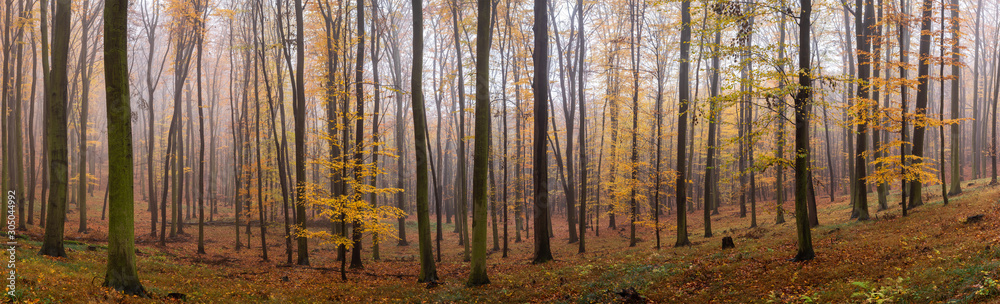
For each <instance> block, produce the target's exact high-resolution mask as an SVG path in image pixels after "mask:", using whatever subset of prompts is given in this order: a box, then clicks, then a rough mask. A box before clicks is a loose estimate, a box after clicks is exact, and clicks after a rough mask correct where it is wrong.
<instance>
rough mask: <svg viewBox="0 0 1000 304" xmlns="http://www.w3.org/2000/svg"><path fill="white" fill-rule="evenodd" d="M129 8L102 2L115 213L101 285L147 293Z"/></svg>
mask: <svg viewBox="0 0 1000 304" xmlns="http://www.w3.org/2000/svg"><path fill="white" fill-rule="evenodd" d="M128 6H129V5H128V1H127V0H111V1H108V2H106V4H105V6H104V83H105V86H106V87H107V97H106V98H107V118H108V147H109V148H110V149H109V150H108V166H109V170H108V190H109V193H108V199H109V200H110V205H111V206H110V207H111V214H110V219H109V221H108V267H107V271H106V272H105V274H104V284H103V285H104V286H105V287H110V288H113V289H115V290H118V291H122V292H125V293H126V294H130V295H145V294H146V291H145V289H143V287H142V283H140V282H139V274H138V271H137V270H136V265H135V225H134V224H135V220H134V210H133V209H134V207H135V201H134V192H133V188H132V180H133V173H134V172H133V166H132V164H133V159H132V117H131V116H132V109H131V107H130V104H129V96H130V95H129V71H128ZM112 185H113V186H112ZM112 188H113V189H112Z"/></svg>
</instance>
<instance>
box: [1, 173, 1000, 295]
mask: <svg viewBox="0 0 1000 304" xmlns="http://www.w3.org/2000/svg"><path fill="white" fill-rule="evenodd" d="M988 182H989V179H983V180H976V181H972V182H964V184H963V186H964V187H963V188H964V192H963V193H962V194H960V195H957V196H954V197H952V198H951V203H950V204H949V205H947V206H944V205H942V203H941V200H940V195H939V193H940V188H939V187H929V188H925V190H924V194H925V199H926V200H925V202H929V203H927V204H925V205H924V206H921V207H918V208H916V209H913V210H912V211H910V216H908V217H902V216H900V215H901V214H900V209H899V207H898V199H899V196H898V193H892V195H890V208H889V209H888V210H886V211H878V212H875V213H873V219H872V220H870V221H866V222H858V221H853V220H850V219H849V213H850V209H849V208H848V206H847V203H846V202H845V201H844V200H845V199H847V198H846V197H838V198H837V201H836V202H830V201H829V197H826V196H821V197H818V200H819V201H820V206H819V220H820V224H821V226H819V227H817V228H814V229H813V230H812V236H813V244H814V246H815V251H816V258H815V259H813V260H811V261H807V262H790V261H789V259H790V258H792V257H793V256H794V254H795V252H796V236H795V226H794V215H793V212H792V210H793V209H794V207H793V204H792V202H786V203H785V209H786V210H788V211H787V214H786V219H787V220H788V221H787V222H786V223H784V224H778V225H776V224H774V222H775V213H774V212H773V211H774V209H775V208H774V203H773V202H762V203H758V206H757V211H758V216H757V220H758V223H759V225H760V227H758V228H754V229H750V228H748V227H749V225H750V217H749V215H748V216H747V217H746V218H740V217H739V210H738V207H736V206H724V207H722V208H721V210H720V211H721V214H720V215H715V216H713V220H712V226H713V228H714V232H715V235H714V236H713V237H710V238H705V237H703V234H704V230H703V229H704V228H703V226H702V224H701V223H702V212H701V211H695V212H694V213H690V214H689V219H688V221H689V227H688V231H689V233H690V239H691V241H692V243H693V244H692V245H691V246H685V247H679V248H674V247H673V246H672V245H673V243H674V236H675V230H674V229H675V226H674V222H675V215H670V216H664V217H661V224H662V225H663V226H664V228H663V229H662V234H661V237H662V244H663V248H661V249H655V248H654V246H655V245H656V239H655V237H654V233H653V232H654V230H653V229H652V228H650V227H648V225H651V224H652V223H643V225H642V226H640V227H639V228H638V229H637V230H638V231H637V235H639V236H640V238H641V240H640V242H639V243H638V245H637V246H636V247H631V248H630V247H628V230H627V225H621V224H620V225H619V229H617V230H611V229H608V228H606V227H607V218H606V217H602V218H601V223H600V225H601V226H600V231H599V232H600V236H595V233H594V231H589V233H588V234H587V240H586V242H587V250H588V251H587V253H585V254H577V244H568V241H567V237H566V236H567V233H566V221H565V218H555V219H554V230H555V235H556V237H554V238H553V239H552V246H553V247H552V252H553V255H554V257H555V259H556V260H555V261H553V262H549V263H545V264H541V265H533V264H531V258H532V254H533V250H532V248H533V247H532V243H531V239H530V238H526V239H525V241H524V242H519V243H515V242H514V231H513V220H511V223H512V224H511V228H510V255H509V257H507V258H502V257H501V253H500V252H497V251H490V252H489V256H488V257H487V265H488V268H487V271H488V274H489V278H490V281H491V283H490V284H488V285H485V286H481V287H472V288H468V287H465V284H464V283H465V281H466V279H467V276H468V273H469V265H468V263H467V262H463V261H462V247H461V246H458V245H457V242H458V237H457V234H454V233H451V231H452V230H453V227H454V226H452V225H445V233H444V237H445V239H444V240H443V241H442V245H443V246H442V249H443V250H442V260H443V261H442V262H439V263H438V264H437V270H438V275H439V276H440V278H441V284H440V285H437V286H433V287H428V286H426V285H424V284H418V283H416V281H417V274H418V272H419V269H420V267H419V263H418V261H417V259H416V256H417V247H418V246H417V244H416V241H417V238H416V234H415V233H416V218H415V217H413V216H411V217H410V218H409V219H408V222H407V233H408V240H409V241H410V242H411V244H410V245H409V246H397V245H396V240H394V239H391V240H388V241H384V243H383V244H381V257H382V258H381V261H373V260H372V255H371V253H372V252H371V248H370V243H371V238H370V236H366V237H365V243H364V245H363V247H364V255H363V256H364V262H365V267H364V269H362V270H349V271H348V280H347V281H346V282H344V281H341V280H340V275H339V267H340V263H339V262H337V261H335V258H336V255H335V250H333V246H332V245H330V244H323V243H322V242H320V241H319V240H310V261H311V264H312V266H311V267H309V266H289V265H287V264H285V258H286V257H285V251H284V246H285V245H284V239H283V233H284V229H283V228H281V227H280V226H279V225H274V226H271V227H269V229H268V230H269V231H268V235H267V236H268V254H269V257H270V261H263V260H262V258H261V256H262V254H261V248H260V246H259V244H260V235H259V232H260V230H259V229H260V228H259V227H253V230H252V231H251V233H252V237H253V238H252V242H251V245H253V247H251V248H249V249H247V248H244V249H243V250H240V251H236V250H234V246H233V245H234V244H235V238H234V237H233V234H234V233H233V232H234V231H235V228H234V227H233V226H232V225H231V224H229V225H228V226H226V225H206V228H205V229H206V250H207V251H208V254H204V255H199V254H196V242H197V235H196V233H197V224H194V225H191V224H189V225H188V226H187V227H186V228H185V230H186V232H187V233H188V234H186V235H182V236H181V237H178V238H175V239H171V240H168V243H167V246H166V247H163V246H159V245H158V242H157V241H155V239H153V238H151V237H150V236H148V233H149V228H148V227H149V216H148V213H147V212H146V211H145V204H144V203H139V204H137V206H136V215H137V222H136V231H137V235H139V239H138V240H137V252H138V256H137V264H138V269H139V276H140V279H141V280H142V283H143V285H144V286H145V288H146V289H147V290H148V291H149V292H151V294H152V296H153V298H151V299H140V298H135V297H123V296H121V295H120V294H117V293H115V292H113V291H111V290H108V289H106V288H102V287H101V283H102V281H103V277H104V269H105V263H106V257H107V254H106V245H107V243H106V235H107V234H106V231H107V227H106V225H107V224H106V221H101V220H100V212H99V211H100V203H101V202H102V200H101V199H103V198H92V199H91V200H90V206H92V207H91V208H90V210H91V212H90V213H88V214H89V215H90V220H89V223H90V224H91V228H92V229H91V231H90V232H89V233H87V234H80V233H77V232H76V230H77V228H78V217H79V215H78V214H76V213H71V214H69V215H68V221H67V226H66V231H67V238H66V239H67V242H66V247H67V249H68V255H69V257H68V258H50V257H42V256H39V255H38V254H37V252H38V250H39V248H40V242H39V241H40V240H41V235H42V230H41V229H40V228H38V227H30V229H29V231H28V232H27V234H26V237H27V239H21V240H18V241H19V243H21V246H20V247H19V248H18V251H17V254H18V257H19V261H18V265H17V268H18V269H19V271H18V274H19V278H18V281H17V289H18V291H17V293H18V294H19V295H20V300H22V301H24V302H28V303H49V302H74V303H84V302H116V303H121V302H124V303H145V302H160V301H169V300H168V298H167V297H166V295H167V294H168V293H183V294H185V295H186V298H187V301H189V302H199V303H200V302H218V303H262V302H263V303H316V302H329V303H375V302H390V303H396V302H402V303H413V302H486V303H498V302H505V303H524V302H532V303H537V302H546V303H572V302H577V303H609V302H621V301H623V298H622V297H621V296H619V295H617V294H616V292H621V291H622V290H625V289H630V288H631V289H634V290H635V293H636V294H638V295H639V296H641V297H644V298H646V299H648V300H650V301H652V302H657V303H767V302H773V303H790V302H819V303H845V302H859V303H860V302H866V301H869V302H871V303H874V302H875V299H883V300H885V299H888V300H892V302H909V303H938V302H949V303H950V302H955V303H982V302H991V301H992V302H998V301H1000V297H996V294H998V293H1000V283H998V281H1000V226H998V223H1000V204H998V199H1000V187H989V186H987V183H988ZM894 200H896V201H895V202H894ZM869 205H870V206H871V210H875V209H877V208H876V207H877V201H876V199H875V197H874V195H873V196H871V198H870V199H869ZM140 206H142V207H140ZM71 208H72V206H71ZM748 208H749V207H748ZM976 214H984V215H985V218H984V219H983V220H982V221H981V222H978V223H965V219H966V217H968V216H971V215H976ZM621 218H624V217H621ZM217 220H218V219H217ZM222 220H227V219H225V218H224V219H222ZM228 220H229V221H230V223H231V221H232V219H231V217H230V218H228ZM191 222H194V223H197V221H196V220H194V221H189V223H191ZM620 222H622V221H621V220H620ZM432 229H433V225H432ZM240 233H241V234H243V235H241V236H240V237H241V240H242V241H243V242H244V243H245V242H246V231H245V227H243V228H241V229H240ZM500 233H501V238H502V233H503V232H502V230H501V232H500ZM489 234H490V240H489V242H488V247H492V227H491V229H490V231H489ZM725 236H731V237H733V239H734V240H735V243H736V248H735V249H727V250H722V249H720V244H721V239H722V238H723V237H725ZM501 242H502V240H501Z"/></svg>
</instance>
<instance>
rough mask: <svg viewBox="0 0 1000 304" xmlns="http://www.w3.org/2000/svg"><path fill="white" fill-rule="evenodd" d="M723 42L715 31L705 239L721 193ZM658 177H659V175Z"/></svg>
mask: <svg viewBox="0 0 1000 304" xmlns="http://www.w3.org/2000/svg"><path fill="white" fill-rule="evenodd" d="M782 20H784V19H782ZM714 21H715V22H716V23H718V22H719V19H718V18H716V19H715V20H714ZM782 24H784V23H782ZM782 28H784V27H782ZM782 41H784V40H782ZM721 42H722V31H715V41H714V43H713V44H712V79H711V88H710V92H709V95H710V96H709V101H708V102H709V110H708V145H707V146H708V148H707V149H706V150H708V151H707V152H708V156H707V157H706V161H705V195H704V202H705V203H704V205H705V206H704V216H705V237H712V215H711V212H709V209H712V208H709V207H708V206H711V205H713V204H714V203H713V200H714V198H715V197H716V196H718V195H719V193H718V192H717V191H715V189H714V188H713V187H714V185H715V184H716V180H717V176H718V175H719V168H718V167H719V166H718V161H717V160H716V159H715V157H716V156H715V154H716V153H717V151H716V150H718V146H717V144H716V142H717V141H718V138H719V135H718V131H717V130H718V129H719V120H720V117H719V115H720V114H721V113H719V100H717V99H718V97H719V82H720V79H719V78H720V76H719V72H720V71H719V69H720V65H721V61H720V59H719V47H720V46H721ZM657 112H659V106H657ZM657 115H658V116H662V115H663V114H657ZM657 120H662V118H660V117H658V118H657ZM656 128H657V131H656V133H657V135H656V138H657V141H659V138H660V131H659V129H660V123H659V122H657V126H656ZM659 150H660V147H659V146H657V147H656V151H657V155H659ZM659 163H660V160H659V157H657V160H656V164H657V167H659ZM657 173H659V170H657ZM657 177H659V174H657ZM657 180H659V178H657ZM657 186H659V182H657ZM657 192H659V191H657ZM657 195H659V193H657ZM715 210H716V211H718V208H716V209H715ZM657 212H659V211H657Z"/></svg>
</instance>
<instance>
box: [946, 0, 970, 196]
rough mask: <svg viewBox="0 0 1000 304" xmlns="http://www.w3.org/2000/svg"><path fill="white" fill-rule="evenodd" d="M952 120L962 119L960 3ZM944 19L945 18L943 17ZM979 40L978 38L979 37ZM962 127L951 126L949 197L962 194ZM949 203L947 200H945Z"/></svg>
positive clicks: (954, 21) (954, 29)
mask: <svg viewBox="0 0 1000 304" xmlns="http://www.w3.org/2000/svg"><path fill="white" fill-rule="evenodd" d="M949 9H950V10H951V39H952V46H951V76H952V78H951V119H961V118H962V112H960V111H959V105H958V92H959V82H960V81H961V79H962V78H961V66H959V60H960V58H959V41H960V40H961V39H960V38H959V36H958V35H959V30H960V24H959V20H958V1H957V0H952V1H951V8H949ZM942 18H943V17H942ZM977 38H978V37H977ZM942 90H944V88H943V87H942ZM960 129H961V126H959V124H957V123H955V124H952V125H951V190H950V191H948V195H958V194H961V193H962V159H961V155H962V153H961V151H962V150H964V149H962V147H961V146H960V145H961V142H960V141H961V139H962V136H961V134H960V133H959V131H960ZM945 201H947V200H945Z"/></svg>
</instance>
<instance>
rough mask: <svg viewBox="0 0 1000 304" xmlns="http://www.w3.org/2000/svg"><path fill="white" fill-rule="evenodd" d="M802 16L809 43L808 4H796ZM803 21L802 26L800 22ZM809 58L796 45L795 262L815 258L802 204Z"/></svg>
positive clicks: (804, 46) (804, 47) (807, 0)
mask: <svg viewBox="0 0 1000 304" xmlns="http://www.w3.org/2000/svg"><path fill="white" fill-rule="evenodd" d="M800 3H801V6H802V13H801V14H800V15H799V17H800V19H799V20H800V24H799V41H810V40H809V28H810V26H811V24H810V22H809V21H810V20H812V19H811V18H812V0H800ZM803 20H804V22H802V21H803ZM810 54H811V50H810V44H809V43H799V69H798V70H797V71H796V73H797V74H798V75H799V92H798V94H797V95H796V96H795V155H796V158H795V227H796V231H797V234H798V253H796V254H795V258H794V260H795V261H806V260H811V259H812V258H813V257H815V253H813V248H812V233H811V231H810V228H809V218H808V217H809V215H808V211H807V210H806V209H807V207H806V200H807V197H806V196H807V195H808V191H809V183H810V181H809V173H808V172H807V171H808V170H809V163H808V161H809V159H808V158H807V157H808V155H809V119H808V114H809V113H808V112H807V104H808V102H809V100H810V95H811V87H810V85H811V84H812V80H811V79H810V76H809V71H810V69H811V68H810V63H809V55H810Z"/></svg>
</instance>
